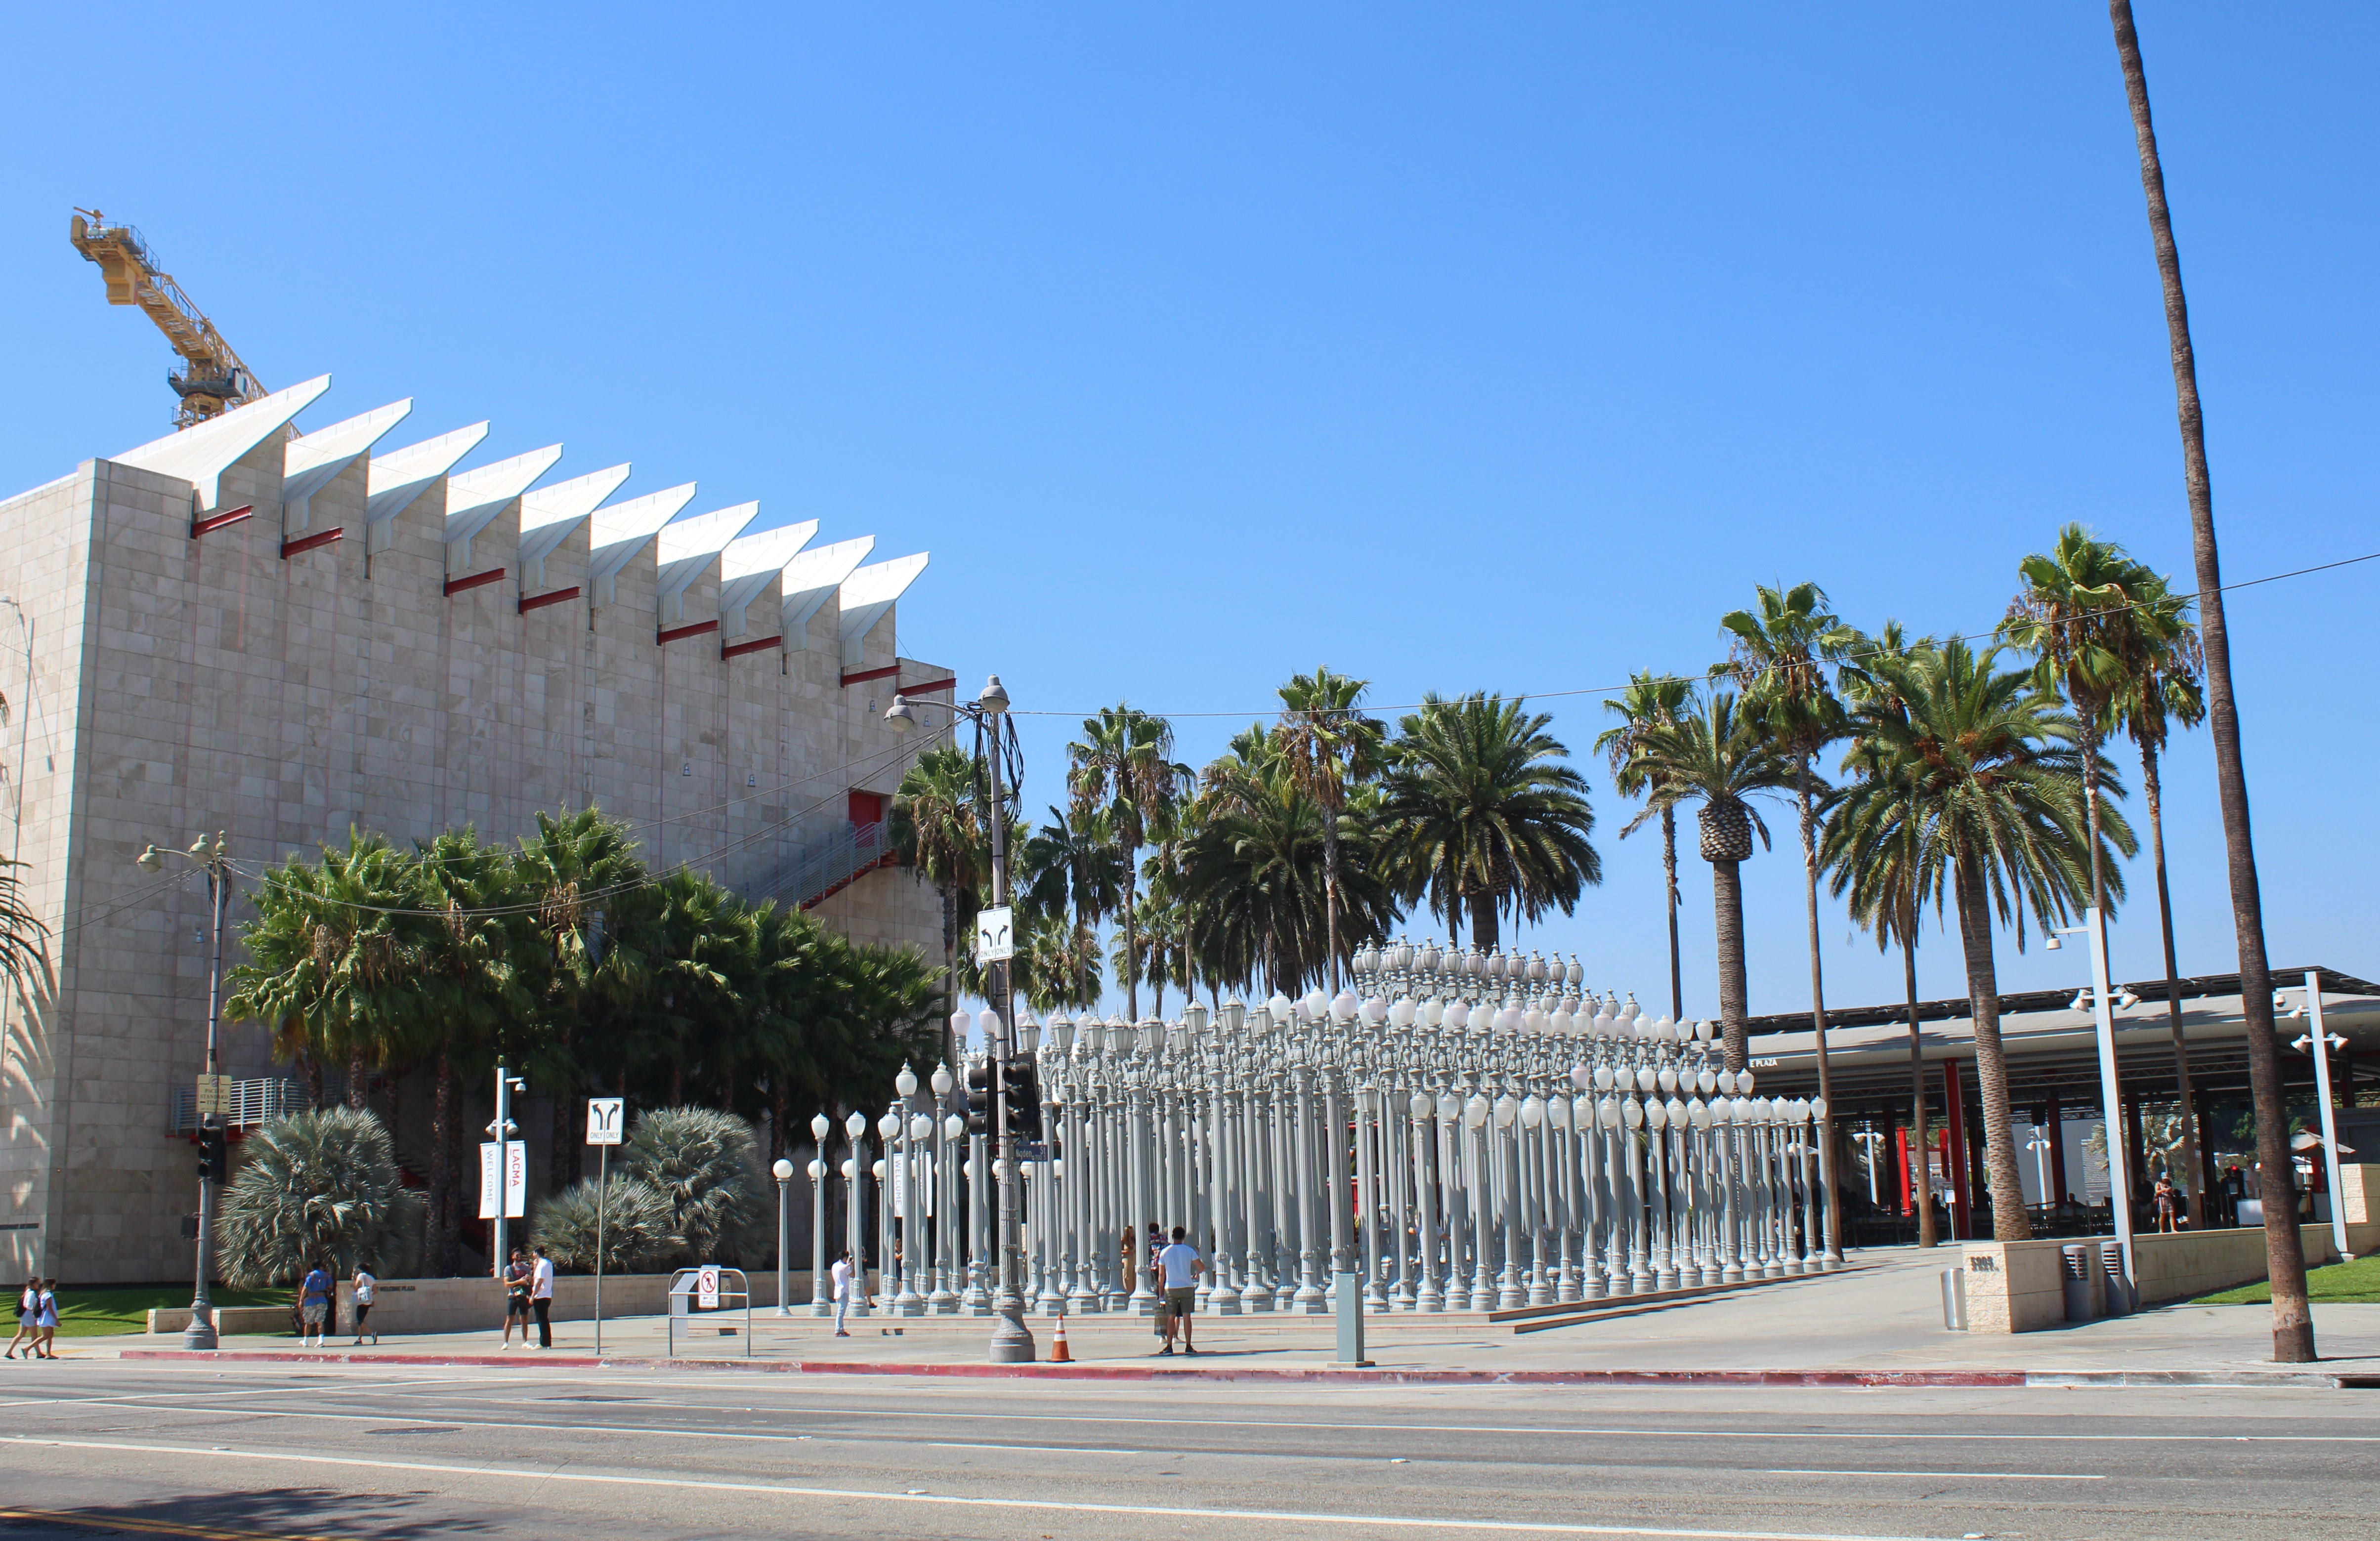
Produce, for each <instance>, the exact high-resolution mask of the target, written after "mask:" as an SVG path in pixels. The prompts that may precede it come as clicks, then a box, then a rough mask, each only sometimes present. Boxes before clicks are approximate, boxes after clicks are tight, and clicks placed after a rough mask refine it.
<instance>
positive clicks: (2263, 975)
mask: <svg viewBox="0 0 2380 1541" xmlns="http://www.w3.org/2000/svg"><path fill="white" fill-rule="evenodd" d="M2107 19H2108V23H2109V25H2110V26H2112V27H2113V28H2114V30H2115V33H2116V56H2117V59H2118V61H2119V63H2121V65H2122V66H2123V71H2124V95H2125V98H2126V100H2127V101H2128V102H2129V103H2131V111H2132V140H2133V143H2134V144H2135V145H2137V146H2138V147H2139V151H2140V158H2141V190H2142V192H2143V194H2144V195H2145V196H2146V198H2147V200H2148V212H2149V235H2150V237H2151V239H2152V241H2153V242H2154V244H2155V247H2156V262H2157V277H2158V279H2159V280H2160V282H2161V283H2162V284H2163V285H2164V288H2165V325H2166V336H2167V340H2168V345H2169V347H2170V351H2171V353H2172V356H2173V392H2174V402H2175V406H2176V409H2177V413H2178V415H2179V417H2180V422H2181V467H2182V483H2183V486H2184V488H2185V489H2186V491H2188V494H2189V498H2190V534H2191V548H2192V558H2193V565H2194V568H2195V571H2196V576H2197V580H2198V601H2199V614H2200V624H2201V625H2202V626H2203V627H2204V646H2205V651H2206V715H2207V727H2208V736H2209V737H2211V738H2212V739H2213V740H2214V743H2215V785H2216V795H2217V798H2218V800H2219V801H2220V803H2221V804H2222V807H2223V854H2224V858H2225V865H2226V866H2227V867H2228V869H2229V873H2230V879H2231V922H2232V928H2233V929H2234V931H2235V932H2236V933H2237V934H2238V936H2239V939H2240V1015H2241V1016H2242V1017H2243V1018H2244V1019H2245V1025H2246V1027H2247V1030H2248V1081H2249V1086H2250V1087H2251V1089H2252V1093H2253V1097H2254V1098H2255V1104H2256V1159H2257V1161H2258V1162H2259V1163H2260V1164H2261V1166H2262V1167H2263V1170H2264V1171H2268V1172H2271V1173H2274V1174H2275V1177H2274V1181H2275V1182H2276V1183H2280V1184H2288V1183H2290V1182H2291V1181H2292V1176H2291V1174H2292V1173H2293V1172H2294V1171H2295V1170H2296V1169H2295V1167H2294V1165H2293V1158H2292V1156H2291V1155H2290V1152H2289V1109H2288V1106H2287V1103H2286V1101H2285V1099H2284V1096H2283V1092H2282V1087H2281V1055H2280V1043H2279V1040H2278V1038H2277V1035H2276V1034H2275V1033H2274V1031H2273V976H2272V970H2271V968H2270V966H2269V965H2268V962H2267V960H2266V958H2265V901H2264V896H2263V894H2262V892H2260V891H2259V889H2258V886H2257V881H2256V844H2255V840H2254V837H2253V832H2252V831H2250V829H2249V825H2248V771H2247V767H2246V765H2245V763H2244V762H2243V760H2242V759H2241V758H2240V707H2239V703H2238V701H2237V700H2236V699H2235V698H2233V695H2232V690H2231V625H2230V622H2229V621H2228V619H2227V618H2226V616H2225V613H2224V609H2223V564H2222V562H2221V560H2220V559H2219V557H2218V555H2217V553H2216V547H2215V493H2214V490H2213V486H2212V484H2211V482H2210V481H2209V479H2208V477H2207V474H2206V424H2205V419H2204V416H2203V414H2202V413H2201V410H2200V407H2199V402H2198V356H2197V353H2196V352H2195V350H2193V349H2192V346H2191V342H2190V304H2189V301H2188V300H2187V299H2186V298H2185V297H2183V294H2182V289H2181V253H2180V249H2179V248H2177V247H2176V246H2175V245H2174V240H2173V214H2172V212H2171V211H2170V210H2169V209H2168V208H2167V206H2166V198H2165V165H2164V163H2163V162H2162V161H2160V160H2159V159H2158V156H2157V143H2156V126H2155V123H2154V122H2152V121H2151V119H2150V116H2149V81H2148V72H2147V71H2146V70H2145V69H2144V68H2143V67H2142V65H2141V40H2140V34H2139V33H2138V32H2137V31H2135V30H2133V27H2132V0H2107ZM2265 1260H2266V1270H2265V1273H2266V1277H2267V1278H2269V1279H2270V1280H2272V1285H2273V1357H2274V1358H2275V1359H2276V1360H2277V1361H2279V1362H2280V1363H2282V1364H2287V1365H2304V1364H2311V1363H2313V1358H2314V1347H2313V1311H2312V1308H2311V1307H2309V1306H2308V1305H2307V1304H2306V1292H2305V1246H2304V1243H2303V1240H2302V1238H2301V1237H2300V1236H2299V1234H2298V1225H2297V1206H2296V1205H2294V1204H2273V1203H2268V1204H2266V1205H2265Z"/></svg>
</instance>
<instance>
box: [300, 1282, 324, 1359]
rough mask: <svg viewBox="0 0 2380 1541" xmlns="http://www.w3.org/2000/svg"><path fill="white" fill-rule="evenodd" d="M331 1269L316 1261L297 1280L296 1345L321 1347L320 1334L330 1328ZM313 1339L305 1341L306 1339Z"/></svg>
mask: <svg viewBox="0 0 2380 1541" xmlns="http://www.w3.org/2000/svg"><path fill="white" fill-rule="evenodd" d="M330 1319H331V1270H330V1269H328V1268H324V1267H323V1266H322V1264H320V1263H316V1264H313V1265H312V1266H311V1267H310V1268H307V1270H306V1277H305V1278H303V1279H301V1280H298V1281H297V1346H298V1347H299V1348H321V1347H322V1335H323V1334H324V1333H325V1332H328V1331H329V1330H330V1326H329V1323H330ZM308 1339H312V1340H313V1341H311V1342H309V1341H307V1340H308Z"/></svg>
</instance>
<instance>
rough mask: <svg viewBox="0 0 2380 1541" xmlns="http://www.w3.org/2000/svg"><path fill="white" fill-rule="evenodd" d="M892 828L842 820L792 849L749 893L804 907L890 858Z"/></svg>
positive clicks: (822, 899)
mask: <svg viewBox="0 0 2380 1541" xmlns="http://www.w3.org/2000/svg"><path fill="white" fill-rule="evenodd" d="M892 855H893V850H892V831H890V830H889V829H888V828H887V827H886V826H885V824H884V823H883V822H882V821H881V820H879V821H878V822H876V823H873V824H845V825H844V826H843V827H842V828H840V829H838V830H834V831H831V832H829V833H828V834H826V835H824V836H823V837H821V838H820V839H819V840H817V841H815V842H813V843H810V844H809V845H807V846H806V847H805V848H803V849H802V850H801V851H799V852H796V853H795V855H794V858H793V859H792V860H791V861H789V862H787V863H786V864H785V865H784V866H783V868H780V869H779V870H778V873H777V875H776V876H775V877H773V878H771V879H770V880H768V881H767V882H765V883H762V884H761V885H760V886H759V890H758V891H757V892H754V893H753V894H752V895H751V897H752V898H754V899H756V900H758V899H775V900H779V901H781V902H782V903H784V904H790V905H793V906H794V907H795V908H797V909H805V910H806V909H808V908H810V907H811V906H812V905H814V904H820V903H821V902H823V901H825V900H826V899H829V898H831V897H832V896H833V895H834V894H837V893H840V892H843V890H844V889H845V888H848V887H849V886H850V885H851V883H852V882H853V881H854V880H856V879H857V878H859V877H861V876H863V875H864V874H866V873H868V871H870V870H872V869H874V868H879V867H881V866H883V865H884V864H885V863H887V862H889V861H891V860H892Z"/></svg>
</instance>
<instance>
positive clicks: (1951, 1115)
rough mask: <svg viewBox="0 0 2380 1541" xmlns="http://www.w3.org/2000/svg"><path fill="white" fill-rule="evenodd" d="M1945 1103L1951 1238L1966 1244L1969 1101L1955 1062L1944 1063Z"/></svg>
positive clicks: (1970, 1226) (1970, 1212)
mask: <svg viewBox="0 0 2380 1541" xmlns="http://www.w3.org/2000/svg"><path fill="white" fill-rule="evenodd" d="M1942 1099H1943V1101H1944V1102H1946V1103H1948V1104H1949V1107H1948V1108H1947V1109H1946V1110H1945V1113H1944V1119H1943V1122H1944V1123H1945V1125H1946V1127H1945V1128H1944V1129H1943V1131H1942V1132H1943V1134H1944V1135H1946V1136H1947V1141H1946V1148H1945V1149H1944V1150H1943V1152H1942V1164H1943V1166H1945V1167H1947V1168H1949V1171H1948V1173H1947V1174H1946V1175H1948V1176H1949V1179H1950V1204H1951V1215H1950V1234H1951V1237H1952V1239H1954V1240H1957V1241H1961V1242H1963V1241H1965V1240H1966V1239H1967V1237H1968V1236H1969V1235H1970V1234H1971V1233H1972V1232H1973V1230H1974V1224H1973V1214H1974V1207H1973V1202H1972V1201H1971V1199H1970V1198H1969V1196H1968V1189H1967V1098H1966V1094H1965V1093H1964V1092H1963V1091H1962V1090H1961V1088H1960V1086H1959V1062H1958V1061H1956V1060H1945V1061H1943V1062H1942Z"/></svg>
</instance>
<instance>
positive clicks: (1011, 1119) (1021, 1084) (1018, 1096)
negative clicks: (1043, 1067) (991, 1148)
mask: <svg viewBox="0 0 2380 1541" xmlns="http://www.w3.org/2000/svg"><path fill="white" fill-rule="evenodd" d="M1000 1073H1001V1081H1002V1085H1003V1086H1004V1087H1005V1088H1006V1090H1007V1093H1008V1132H1009V1133H1010V1134H1011V1135H1015V1136H1016V1137H1017V1138H1018V1139H1020V1140H1038V1139H1039V1138H1040V1137H1041V1082H1040V1077H1039V1076H1038V1075H1037V1074H1035V1073H1034V1069H1033V1062H1032V1061H1031V1060H1028V1059H1026V1058H1024V1057H1023V1056H1021V1055H1020V1056H1018V1057H1017V1058H1015V1059H1012V1060H1009V1061H1008V1062H1005V1063H1003V1064H1002V1066H1001V1067H1000Z"/></svg>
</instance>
